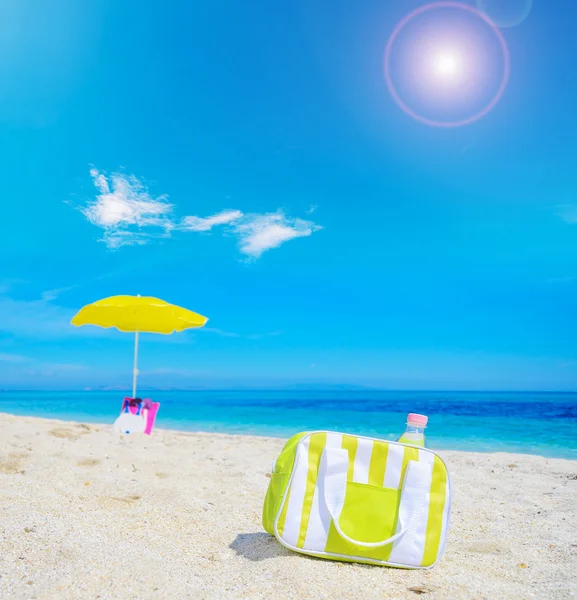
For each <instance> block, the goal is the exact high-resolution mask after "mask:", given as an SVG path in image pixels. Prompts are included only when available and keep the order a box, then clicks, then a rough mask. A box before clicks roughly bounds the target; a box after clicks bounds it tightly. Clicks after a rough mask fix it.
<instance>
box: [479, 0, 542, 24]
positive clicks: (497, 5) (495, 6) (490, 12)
mask: <svg viewBox="0 0 577 600" xmlns="http://www.w3.org/2000/svg"><path fill="white" fill-rule="evenodd" d="M477 8H478V9H479V10H480V11H481V12H482V13H484V14H486V15H487V16H488V17H489V18H490V19H491V21H493V23H495V25H496V26H497V27H500V28H502V29H506V28H508V27H515V26H516V25H520V24H521V23H522V22H523V21H524V20H525V19H526V18H527V17H528V16H529V13H530V12H531V9H532V8H533V0H477Z"/></svg>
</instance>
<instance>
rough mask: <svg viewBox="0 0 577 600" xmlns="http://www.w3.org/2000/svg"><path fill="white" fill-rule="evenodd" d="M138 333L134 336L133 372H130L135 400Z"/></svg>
mask: <svg viewBox="0 0 577 600" xmlns="http://www.w3.org/2000/svg"><path fill="white" fill-rule="evenodd" d="M137 365H138V331H137V332H136V333H135V334H134V370H133V371H132V397H133V398H136V378H137V377H138V368H137Z"/></svg>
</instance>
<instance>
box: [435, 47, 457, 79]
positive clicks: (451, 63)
mask: <svg viewBox="0 0 577 600" xmlns="http://www.w3.org/2000/svg"><path fill="white" fill-rule="evenodd" d="M459 66H460V65H459V59H458V57H457V55H455V54H452V53H448V52H441V53H439V54H438V55H437V56H436V57H435V72H436V73H437V74H438V75H441V76H442V77H454V76H455V75H457V74H458V72H459Z"/></svg>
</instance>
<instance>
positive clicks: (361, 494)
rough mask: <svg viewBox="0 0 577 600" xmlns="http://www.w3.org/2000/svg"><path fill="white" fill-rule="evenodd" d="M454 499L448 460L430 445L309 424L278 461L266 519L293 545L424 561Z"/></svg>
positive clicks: (436, 552)
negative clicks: (309, 429)
mask: <svg viewBox="0 0 577 600" xmlns="http://www.w3.org/2000/svg"><path fill="white" fill-rule="evenodd" d="M450 503H451V484H450V479H449V473H448V471H447V467H446V465H445V463H444V462H443V460H442V459H441V458H440V457H439V456H438V455H437V454H435V453H434V452H432V451H431V450H429V449H426V448H417V447H415V446H411V445H408V444H399V443H397V442H388V441H384V440H378V439H373V438H368V437H362V436H357V435H346V434H341V433H333V432H327V431H316V432H313V433H308V432H307V433H300V434H297V435H295V436H293V437H292V438H291V439H290V440H289V441H288V442H287V443H286V445H285V447H284V448H283V450H282V452H281V453H280V455H279V456H278V458H277V459H276V461H275V462H274V466H273V472H272V475H271V481H270V483H269V487H268V491H267V494H266V498H265V502H264V509H263V525H264V528H265V530H266V531H267V532H268V533H270V534H271V535H274V536H275V537H276V539H277V540H278V541H279V542H280V543H281V544H282V545H283V546H285V547H287V548H289V549H291V550H295V551H296V552H302V553H304V554H310V555H313V556H318V557H322V558H328V559H331V560H340V561H348V562H361V563H367V564H375V565H386V566H389V567H403V568H409V569H427V568H430V567H432V566H433V565H434V564H435V563H436V562H437V560H438V559H439V558H440V556H441V554H442V553H443V550H444V546H445V540H446V537H447V529H448V527H449V516H450Z"/></svg>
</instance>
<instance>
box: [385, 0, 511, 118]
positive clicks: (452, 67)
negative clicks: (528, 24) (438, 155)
mask: <svg viewBox="0 0 577 600" xmlns="http://www.w3.org/2000/svg"><path fill="white" fill-rule="evenodd" d="M384 74H385V79H386V83H387V87H388V89H389V92H390V94H391V96H392V97H393V99H394V101H395V102H396V103H397V105H398V106H399V107H400V108H401V109H402V110H403V111H404V112H405V113H407V114H408V115H409V116H411V117H412V118H413V119H415V120H417V121H420V122H421V123H424V124H426V125H429V126H432V127H460V126H463V125H468V124H470V123H473V122H475V121H477V120H479V119H481V118H482V117H484V116H485V115H486V114H487V113H488V112H489V111H490V110H491V109H493V108H494V107H495V105H496V104H497V102H498V101H499V100H500V98H501V96H502V95H503V92H504V90H505V88H506V86H507V82H508V79H509V51H508V49H507V44H506V43H505V40H504V38H503V36H502V34H501V32H500V31H499V29H498V28H497V27H496V26H495V24H494V23H493V22H492V21H491V20H490V19H489V18H488V17H487V16H486V15H485V14H482V13H481V12H479V11H478V10H476V9H475V8H473V7H471V6H469V5H466V4H461V3H459V2H435V3H432V4H426V5H424V6H421V7H419V8H418V9H416V10H414V11H413V12H411V13H410V14H408V15H407V16H406V17H405V18H403V19H402V20H401V22H400V23H399V24H398V25H397V26H396V27H395V29H394V30H393V33H392V34H391V36H390V38H389V40H388V43H387V46H386V50H385V57H384ZM420 105H421V106H420ZM431 112H433V113H434V112H437V113H439V114H441V115H443V118H437V117H438V115H436V116H431V115H430V113H431ZM459 112H461V113H462V114H459Z"/></svg>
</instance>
